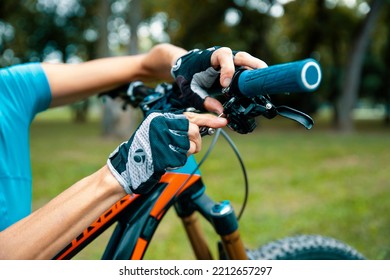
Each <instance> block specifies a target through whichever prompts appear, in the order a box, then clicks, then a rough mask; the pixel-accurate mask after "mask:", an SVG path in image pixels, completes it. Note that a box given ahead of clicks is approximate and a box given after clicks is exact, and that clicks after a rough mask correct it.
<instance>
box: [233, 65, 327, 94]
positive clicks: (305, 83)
mask: <svg viewBox="0 0 390 280" xmlns="http://www.w3.org/2000/svg"><path fill="white" fill-rule="evenodd" d="M321 78H322V74H321V68H320V65H319V63H318V62H317V61H316V60H314V59H311V58H308V59H304V60H299V61H294V62H289V63H283V64H276V65H272V66H269V67H267V68H260V69H255V70H243V71H240V72H238V73H237V75H236V77H235V78H234V79H233V83H235V85H234V87H235V89H236V90H238V91H239V92H240V93H241V94H242V95H244V96H247V97H254V96H257V95H267V94H274V93H281V92H312V91H315V90H316V89H317V88H318V86H319V85H320V82H321Z"/></svg>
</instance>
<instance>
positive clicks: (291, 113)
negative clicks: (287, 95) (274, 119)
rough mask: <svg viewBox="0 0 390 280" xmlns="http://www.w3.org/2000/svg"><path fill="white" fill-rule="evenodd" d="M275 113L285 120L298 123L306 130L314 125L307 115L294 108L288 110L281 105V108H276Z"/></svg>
mask: <svg viewBox="0 0 390 280" xmlns="http://www.w3.org/2000/svg"><path fill="white" fill-rule="evenodd" d="M276 112H277V113H278V115H280V116H282V117H285V118H288V119H290V120H294V121H296V122H298V123H300V124H301V125H303V126H304V127H305V128H306V129H311V128H312V127H313V125H314V121H313V119H312V118H311V117H310V116H309V115H307V114H305V113H303V112H301V111H298V110H296V109H294V108H290V107H288V106H284V105H282V106H278V107H276Z"/></svg>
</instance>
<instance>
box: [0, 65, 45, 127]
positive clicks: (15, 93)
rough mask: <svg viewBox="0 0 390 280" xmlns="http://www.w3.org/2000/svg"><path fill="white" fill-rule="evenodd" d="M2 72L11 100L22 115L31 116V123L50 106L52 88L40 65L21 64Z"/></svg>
mask: <svg viewBox="0 0 390 280" xmlns="http://www.w3.org/2000/svg"><path fill="white" fill-rule="evenodd" d="M2 71H4V72H3V73H2V74H3V75H2V76H3V82H5V83H4V86H5V87H6V88H7V89H8V90H7V92H8V94H10V96H9V98H10V99H11V100H12V101H13V103H14V106H15V107H17V108H18V109H19V110H20V113H23V112H24V113H26V114H27V115H28V116H29V118H30V121H32V120H33V119H34V117H35V115H36V114H37V113H39V112H41V111H44V110H46V109H47V108H48V107H49V106H50V102H51V91H50V86H49V82H48V80H47V78H46V75H45V72H44V71H43V68H42V66H41V64H40V63H27V64H20V65H16V66H12V67H9V68H5V69H3V70H2Z"/></svg>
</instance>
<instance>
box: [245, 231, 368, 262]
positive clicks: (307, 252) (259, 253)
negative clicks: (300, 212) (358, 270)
mask: <svg viewBox="0 0 390 280" xmlns="http://www.w3.org/2000/svg"><path fill="white" fill-rule="evenodd" d="M248 256H249V258H250V259H253V260H364V259H365V257H364V256H363V255H362V254H361V253H359V252H358V251H357V250H355V249H354V248H352V247H351V246H349V245H347V244H345V243H344V242H341V241H339V240H336V239H334V238H330V237H325V236H321V235H297V236H291V237H286V238H283V239H280V240H276V241H271V242H269V243H267V244H265V245H264V246H261V247H260V248H258V249H256V250H251V251H249V252H248Z"/></svg>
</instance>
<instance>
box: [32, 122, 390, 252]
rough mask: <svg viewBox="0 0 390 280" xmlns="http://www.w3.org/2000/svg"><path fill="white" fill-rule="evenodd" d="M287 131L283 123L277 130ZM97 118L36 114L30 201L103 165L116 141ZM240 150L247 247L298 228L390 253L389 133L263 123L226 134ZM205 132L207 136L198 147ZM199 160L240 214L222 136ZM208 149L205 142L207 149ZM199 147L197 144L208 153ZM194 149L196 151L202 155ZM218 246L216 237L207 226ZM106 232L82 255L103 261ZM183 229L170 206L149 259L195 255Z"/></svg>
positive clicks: (215, 193) (218, 195) (213, 192)
mask: <svg viewBox="0 0 390 280" xmlns="http://www.w3.org/2000/svg"><path fill="white" fill-rule="evenodd" d="M282 128H283V129H282ZM99 129H100V127H99V124H98V123H96V122H91V123H88V124H82V125H81V124H72V123H69V122H68V121H64V120H62V119H55V120H54V121H48V120H45V119H43V120H42V119H40V120H37V121H36V122H35V123H34V124H33V126H32V129H31V135H32V136H31V146H32V151H31V153H32V164H33V180H34V192H33V196H34V208H37V207H39V206H41V205H42V204H44V203H45V202H47V201H48V200H49V199H51V198H52V197H53V196H55V195H56V194H58V193H59V192H60V191H61V190H63V189H65V188H66V187H68V186H70V185H71V184H73V183H74V182H76V181H77V180H79V179H81V178H82V177H84V176H86V175H88V174H90V173H92V172H93V171H95V170H96V169H98V168H99V167H100V166H102V165H103V164H104V163H105V161H106V158H107V155H108V154H109V153H110V152H111V151H112V150H113V149H114V148H115V147H116V146H117V144H119V143H120V142H121V141H122V139H121V140H118V139H105V138H103V137H101V135H100V132H99ZM229 135H230V136H231V137H232V138H233V139H234V140H235V143H236V145H237V147H238V148H239V150H240V153H241V156H242V157H243V159H244V161H245V164H246V167H247V172H248V176H249V180H250V196H249V201H248V205H247V208H246V210H245V213H244V216H243V217H242V219H241V221H240V232H241V236H242V237H243V239H244V242H245V244H246V245H247V247H249V248H256V247H258V246H259V245H261V244H264V243H266V242H268V241H271V240H275V239H277V238H283V237H285V236H288V235H294V234H311V233H319V234H323V235H328V236H332V237H335V238H337V239H340V240H342V241H344V242H346V243H348V244H350V245H352V246H354V247H355V248H357V249H358V250H359V251H361V252H362V253H363V254H364V255H365V256H366V257H368V258H369V259H389V258H390V239H389V236H390V218H389V216H388V213H389V212H390V203H389V201H390V180H389V179H390V173H389V172H390V167H389V166H390V145H389V144H390V130H389V129H388V128H387V129H385V128H382V127H381V124H378V123H367V124H365V123H361V124H360V125H359V127H358V131H357V132H356V133H354V134H351V135H342V134H337V133H335V132H333V131H331V130H329V129H326V127H325V126H323V125H321V124H319V125H316V126H315V127H314V128H313V129H312V130H310V131H307V130H305V129H303V128H300V127H299V128H298V127H297V126H296V125H295V124H293V123H291V122H284V121H280V120H276V121H264V124H263V125H261V126H260V127H259V129H257V131H256V132H255V133H252V134H249V135H238V134H235V133H230V132H229ZM210 140H211V138H206V139H205V143H204V148H207V147H208V143H210ZM218 143H219V144H218V145H217V146H216V148H215V149H214V150H213V152H212V153H211V155H210V158H209V159H208V160H207V161H206V163H205V164H204V166H203V167H202V173H203V175H204V181H205V183H206V185H207V186H208V189H207V191H208V193H209V194H210V196H212V197H213V198H214V199H215V200H223V199H229V200H231V201H232V203H233V205H234V207H235V208H236V210H237V211H238V210H239V208H240V207H241V202H242V199H243V178H242V174H241V171H240V167H239V164H238V162H237V160H236V158H235V156H234V153H233V152H232V151H231V149H230V148H229V147H228V145H227V144H226V141H224V139H222V138H221V139H220V140H219V142H218ZM204 150H205V149H204ZM204 150H203V151H204ZM201 155H202V153H201V154H200V155H198V156H197V157H198V158H200V156H201ZM205 231H206V233H207V235H209V236H210V238H211V240H212V242H211V246H212V247H213V250H215V243H214V241H215V240H216V237H215V236H214V234H212V232H211V229H210V228H209V227H208V226H207V225H205ZM106 238H107V236H105V237H104V238H102V239H101V240H98V241H97V242H96V243H93V244H92V246H90V247H91V248H90V249H88V250H87V251H86V252H85V253H83V254H81V255H80V256H79V258H82V259H92V258H99V257H100V253H99V251H100V250H101V248H102V247H103V246H104V245H105V242H106ZM188 244H189V243H188V241H187V240H186V237H185V234H184V231H183V229H182V226H181V224H180V221H179V220H178V219H176V218H175V214H174V213H173V212H172V211H169V212H168V214H167V219H164V220H163V221H162V223H161V226H160V228H159V229H158V231H157V233H156V235H155V237H154V239H153V242H152V244H151V246H150V247H149V251H148V253H147V255H146V258H147V259H165V258H169V259H192V258H193V255H192V253H191V250H190V249H189V247H188Z"/></svg>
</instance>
